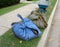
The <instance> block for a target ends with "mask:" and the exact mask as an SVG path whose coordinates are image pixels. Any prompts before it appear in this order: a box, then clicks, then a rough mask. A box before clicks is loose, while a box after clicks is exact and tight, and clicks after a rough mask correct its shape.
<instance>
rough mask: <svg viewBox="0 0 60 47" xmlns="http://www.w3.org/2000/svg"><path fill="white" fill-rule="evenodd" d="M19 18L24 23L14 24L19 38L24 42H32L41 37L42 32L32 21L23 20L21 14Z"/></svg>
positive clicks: (14, 30) (13, 27)
mask: <svg viewBox="0 0 60 47" xmlns="http://www.w3.org/2000/svg"><path fill="white" fill-rule="evenodd" d="M18 17H20V18H21V19H22V21H21V22H16V23H14V24H12V29H13V32H14V34H15V35H16V36H17V37H19V38H21V39H23V40H30V39H33V38H36V37H38V36H41V34H42V32H41V31H40V29H39V28H38V27H37V26H36V25H35V24H34V23H33V22H32V21H31V20H30V19H28V18H22V17H21V15H19V14H18Z"/></svg>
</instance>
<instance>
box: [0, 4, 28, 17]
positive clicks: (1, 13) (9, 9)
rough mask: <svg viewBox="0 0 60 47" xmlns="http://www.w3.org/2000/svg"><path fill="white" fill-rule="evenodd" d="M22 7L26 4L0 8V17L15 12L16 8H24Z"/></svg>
mask: <svg viewBox="0 0 60 47" xmlns="http://www.w3.org/2000/svg"><path fill="white" fill-rule="evenodd" d="M24 5H27V3H20V4H16V5H12V6H9V7H5V8H1V9H0V16H1V15H3V14H5V13H8V12H10V11H13V10H15V9H17V8H20V7H22V6H24Z"/></svg>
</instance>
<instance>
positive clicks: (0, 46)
mask: <svg viewBox="0 0 60 47" xmlns="http://www.w3.org/2000/svg"><path fill="white" fill-rule="evenodd" d="M55 3H56V0H54V1H53V0H51V6H50V7H49V9H48V12H47V20H48V19H49V16H50V14H51V12H52V10H53V7H54V5H55ZM41 31H42V32H44V30H43V29H41ZM40 38H41V37H38V38H35V39H33V40H30V41H24V40H21V39H18V38H17V37H15V36H14V34H13V32H12V29H10V30H8V32H6V33H5V34H4V35H2V36H0V47H37V44H38V42H39V40H40ZM20 41H22V43H20Z"/></svg>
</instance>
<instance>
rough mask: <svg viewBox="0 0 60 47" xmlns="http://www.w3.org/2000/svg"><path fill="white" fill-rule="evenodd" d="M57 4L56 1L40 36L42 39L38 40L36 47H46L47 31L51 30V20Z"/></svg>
mask: <svg viewBox="0 0 60 47" xmlns="http://www.w3.org/2000/svg"><path fill="white" fill-rule="evenodd" d="M57 4H58V0H57V2H56V4H55V6H54V9H53V11H52V13H51V16H50V18H49V20H48V27H47V28H46V29H45V31H44V33H43V35H42V38H41V39H40V41H39V43H38V45H37V47H45V45H46V41H47V38H48V34H49V30H50V28H51V23H52V20H53V17H54V13H55V10H56V7H57Z"/></svg>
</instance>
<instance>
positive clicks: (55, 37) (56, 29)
mask: <svg viewBox="0 0 60 47" xmlns="http://www.w3.org/2000/svg"><path fill="white" fill-rule="evenodd" d="M45 47H60V0H59V1H58V6H57V9H56V12H55V15H54V18H53V21H52V25H51V29H50V32H49V35H48V39H47V42H46V45H45Z"/></svg>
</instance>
